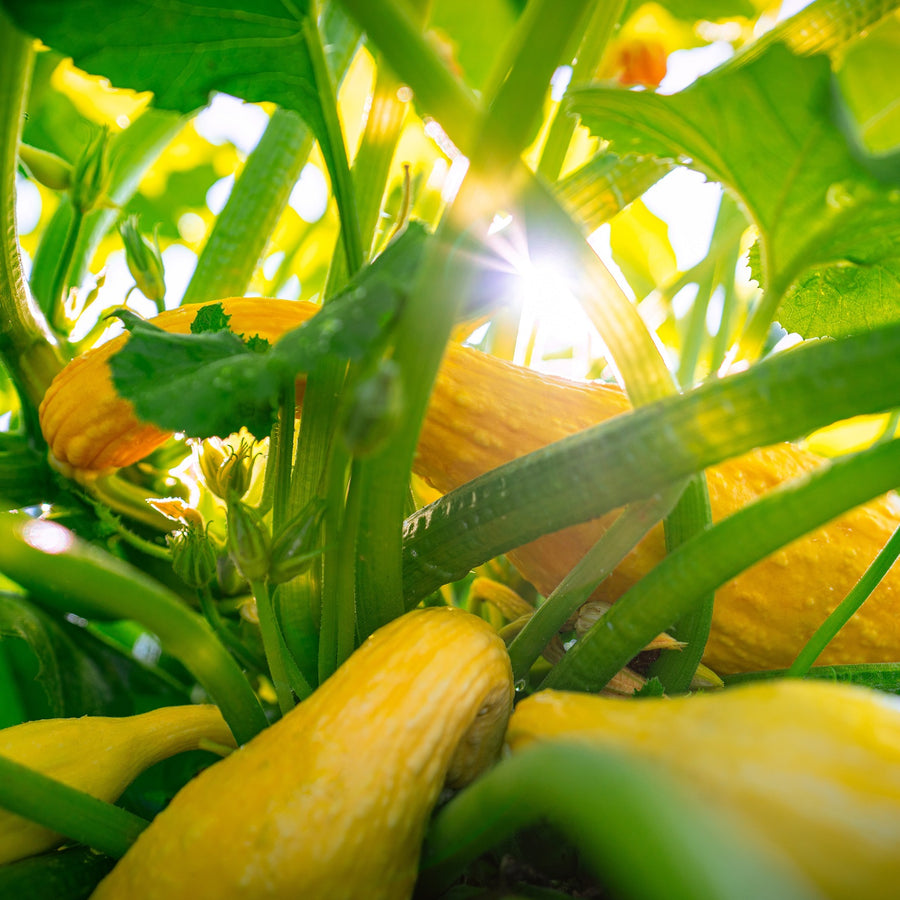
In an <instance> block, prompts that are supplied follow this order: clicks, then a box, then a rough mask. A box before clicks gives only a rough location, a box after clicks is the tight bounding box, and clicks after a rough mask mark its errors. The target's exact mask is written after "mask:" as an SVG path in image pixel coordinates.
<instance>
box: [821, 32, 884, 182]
mask: <svg viewBox="0 0 900 900" xmlns="http://www.w3.org/2000/svg"><path fill="white" fill-rule="evenodd" d="M898 53H900V17H898V16H897V15H893V16H890V17H889V18H887V19H885V20H884V21H882V22H881V23H880V24H879V25H877V26H876V27H875V28H873V29H872V30H871V31H869V32H868V33H867V34H866V35H865V36H864V37H862V38H861V39H860V40H858V41H856V42H855V43H853V44H851V45H850V46H849V47H848V48H847V51H846V53H844V54H843V56H842V58H841V59H840V62H839V65H838V66H837V71H836V73H835V78H836V81H837V84H838V87H839V89H840V100H841V101H842V103H843V104H844V106H843V108H841V107H839V109H841V111H842V112H843V115H842V116H841V119H842V123H843V125H844V129H845V131H846V132H847V134H848V136H849V139H850V142H851V144H854V145H856V146H857V147H858V148H859V152H860V154H861V156H862V159H863V162H864V164H866V165H867V166H868V168H869V170H870V171H871V172H873V173H874V174H875V176H876V177H880V178H885V179H891V180H892V181H893V183H894V184H897V182H898V180H900V83H898V79H896V78H886V77H885V73H886V72H892V71H894V69H895V67H896V60H897V54H898Z"/></svg>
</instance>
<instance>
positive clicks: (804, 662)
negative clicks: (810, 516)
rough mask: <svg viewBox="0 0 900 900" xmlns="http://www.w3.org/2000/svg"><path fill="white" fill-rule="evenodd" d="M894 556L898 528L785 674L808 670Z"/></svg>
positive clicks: (899, 551)
mask: <svg viewBox="0 0 900 900" xmlns="http://www.w3.org/2000/svg"><path fill="white" fill-rule="evenodd" d="M898 556H900V528H898V529H897V530H896V531H895V532H894V533H893V534H892V535H891V537H890V539H889V540H888V542H887V543H886V544H885V545H884V547H883V548H882V549H881V550H880V551H879V553H878V556H876V557H875V559H874V560H873V561H872V564H871V565H870V566H869V568H868V569H866V571H865V572H864V573H863V575H862V577H861V578H860V579H859V581H858V582H857V583H856V584H855V585H854V586H853V588H852V589H851V590H850V592H849V593H848V594H847V596H846V597H844V599H843V600H842V601H841V602H840V603H839V604H838V605H837V607H836V608H835V609H834V610H833V611H832V612H831V614H830V615H829V616H828V618H827V619H825V621H824V622H823V623H822V624H821V625H820V626H819V628H818V629H817V630H816V632H815V634H813V636H812V637H811V638H810V639H809V641H807V643H806V646H805V647H804V648H803V649H802V650H801V651H800V653H799V654H798V655H797V658H796V659H795V660H794V662H793V663H792V664H791V666H790V668H789V669H788V671H787V674H788V676H793V677H797V678H799V677H802V676H804V675H806V674H807V673H808V672H809V669H810V667H811V666H812V664H813V663H814V662H815V661H816V660H817V659H818V658H819V656H820V655H821V654H822V651H823V650H824V649H825V648H826V647H827V646H828V644H829V643H830V641H831V640H832V639H833V638H834V636H835V635H836V634H837V633H838V632H839V631H840V630H841V629H842V628H843V627H844V625H846V624H847V622H848V621H849V620H850V617H851V616H852V615H853V614H854V613H855V612H856V611H857V610H858V609H859V608H860V607H861V606H862V605H863V603H865V602H866V599H867V598H868V596H869V594H871V593H872V591H874V590H875V588H876V587H878V584H879V583H880V582H881V580H882V578H884V576H885V575H887V573H888V572H889V571H890V568H891V566H893V565H894V563H895V562H896V561H897V557H898Z"/></svg>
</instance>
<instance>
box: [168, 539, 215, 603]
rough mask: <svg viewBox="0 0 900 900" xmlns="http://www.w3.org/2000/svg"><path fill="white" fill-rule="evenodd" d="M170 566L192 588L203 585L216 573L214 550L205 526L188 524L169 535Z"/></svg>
mask: <svg viewBox="0 0 900 900" xmlns="http://www.w3.org/2000/svg"><path fill="white" fill-rule="evenodd" d="M167 543H168V544H169V547H170V548H171V549H172V568H173V569H174V570H175V574H176V575H177V576H178V577H179V578H180V579H181V580H182V581H183V582H184V583H185V584H186V585H187V586H188V587H191V588H194V589H199V588H202V587H205V586H206V585H207V584H209V583H210V582H211V581H212V580H213V578H214V577H215V575H216V551H215V548H214V547H213V544H212V541H211V540H210V539H209V536H208V535H207V533H206V529H205V528H195V527H192V526H190V525H188V526H187V527H185V528H182V529H181V530H180V531H176V532H174V533H173V534H171V535H169V536H168V538H167Z"/></svg>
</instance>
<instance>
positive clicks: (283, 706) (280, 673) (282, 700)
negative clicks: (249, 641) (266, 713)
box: [250, 581, 294, 716]
mask: <svg viewBox="0 0 900 900" xmlns="http://www.w3.org/2000/svg"><path fill="white" fill-rule="evenodd" d="M250 593H251V594H253V598H254V599H255V600H256V610H257V613H258V615H259V630H260V633H261V634H262V641H263V648H264V649H265V651H266V660H267V662H268V663H269V673H270V674H271V676H272V685H273V686H274V688H275V696H276V697H277V698H278V708H279V709H280V710H281V714H282V715H283V716H285V715H287V714H288V713H289V712H290V711H291V710H292V709H293V708H294V697H293V694H292V692H291V680H290V677H289V675H288V666H287V661H286V656H287V647H285V645H284V640H283V639H282V637H281V631H280V630H279V627H278V618H277V617H276V615H275V607H274V605H273V603H272V597H271V596H270V594H269V586H268V585H267V584H266V583H265V582H264V581H251V582H250Z"/></svg>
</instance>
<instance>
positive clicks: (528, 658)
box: [509, 485, 681, 682]
mask: <svg viewBox="0 0 900 900" xmlns="http://www.w3.org/2000/svg"><path fill="white" fill-rule="evenodd" d="M680 494H681V486H680V485H677V486H676V487H674V488H670V489H669V490H667V491H664V492H663V493H662V494H660V495H659V496H658V497H653V498H651V499H650V500H645V501H643V502H639V503H634V504H632V505H630V506H627V507H626V508H625V510H624V511H623V512H622V514H621V515H620V516H619V517H618V518H617V519H616V521H615V522H614V523H613V524H612V525H611V526H610V528H609V530H608V531H607V532H606V533H605V534H604V535H603V537H602V538H600V540H599V541H598V542H597V543H596V544H595V545H594V546H593V547H592V548H591V549H590V550H589V551H588V552H587V554H585V556H584V557H582V559H581V560H579V562H578V564H577V565H576V566H575V567H574V568H573V569H572V571H571V572H569V574H568V575H566V577H565V578H564V579H563V580H562V581H561V582H560V583H559V586H558V587H557V588H556V590H554V591H553V593H552V594H551V595H550V596H549V597H548V598H547V599H546V600H545V601H544V603H543V604H542V605H541V606H539V607H538V609H537V611H536V612H535V614H534V615H533V616H532V617H531V619H530V620H529V622H528V624H527V625H526V626H525V627H524V628H523V629H522V631H521V632H520V633H519V634H518V635H517V636H516V638H515V639H514V640H513V642H512V643H511V644H510V645H509V658H510V662H511V663H512V669H513V678H514V679H515V680H516V681H517V682H518V681H520V680H522V679H524V678H525V677H526V676H527V675H528V671H529V669H531V667H532V665H534V662H535V660H537V658H538V657H539V656H540V655H541V653H542V652H543V650H544V648H545V647H546V646H547V644H548V643H549V641H550V639H551V638H552V637H553V636H554V635H555V634H557V633H558V632H559V630H560V629H561V628H562V626H563V625H564V624H565V622H566V620H567V619H568V618H569V617H570V616H571V615H572V614H573V613H575V611H576V610H577V609H578V608H579V607H580V606H581V605H582V604H583V603H584V602H585V601H586V600H587V599H588V598H589V597H590V596H591V594H592V593H593V592H594V590H595V588H596V587H597V585H598V584H600V582H601V581H603V580H604V579H605V578H606V577H607V576H608V575H609V574H610V572H612V571H613V569H615V568H616V566H618V565H619V563H620V562H621V561H622V560H623V559H624V558H625V556H626V555H627V554H628V553H630V552H631V550H632V549H634V547H635V546H636V545H637V543H638V542H639V541H640V540H641V538H643V537H644V535H645V534H646V533H647V532H648V531H649V530H650V529H651V528H652V527H653V526H654V525H655V524H656V523H657V522H659V520H660V519H661V518H662V517H663V516H665V515H666V513H667V511H668V510H669V509H670V508H671V506H672V504H673V503H675V502H676V500H677V499H678V497H679V495H680Z"/></svg>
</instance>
